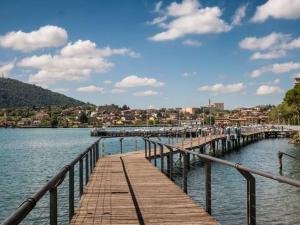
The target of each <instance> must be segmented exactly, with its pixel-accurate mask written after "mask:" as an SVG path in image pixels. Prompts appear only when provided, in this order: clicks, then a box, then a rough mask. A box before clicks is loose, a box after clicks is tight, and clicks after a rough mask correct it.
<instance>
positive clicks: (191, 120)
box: [0, 103, 274, 128]
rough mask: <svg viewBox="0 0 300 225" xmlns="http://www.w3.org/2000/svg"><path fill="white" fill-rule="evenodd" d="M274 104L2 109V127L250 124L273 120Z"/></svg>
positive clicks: (0, 118)
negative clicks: (271, 113) (234, 106)
mask: <svg viewBox="0 0 300 225" xmlns="http://www.w3.org/2000/svg"><path fill="white" fill-rule="evenodd" d="M272 108H274V106H272V105H262V106H255V107H247V108H246V107H241V108H236V109H234V110H226V109H225V106H224V103H212V104H209V105H207V106H202V107H187V108H161V109H154V108H151V109H130V108H129V107H128V106H126V105H124V106H122V107H119V106H117V105H105V106H98V107H97V106H78V107H41V108H18V109H2V110H1V111H0V126H1V127H64V128H69V127H72V128H77V127H102V126H155V125H156V126H182V125H187V126H193V125H209V124H211V125H213V124H216V125H249V124H265V123H270V122H272V121H270V118H269V116H268V115H269V113H270V112H271V110H272Z"/></svg>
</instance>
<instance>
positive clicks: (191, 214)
mask: <svg viewBox="0 0 300 225" xmlns="http://www.w3.org/2000/svg"><path fill="white" fill-rule="evenodd" d="M120 157H122V159H123V162H124V166H125V168H126V172H127V175H128V178H129V180H130V183H131V185H132V188H133V191H134V194H135V197H136V199H137V203H138V206H139V208H140V210H141V214H142V217H143V220H144V222H145V224H218V223H217V222H216V220H215V219H214V218H213V217H211V216H210V215H209V214H207V213H206V212H205V211H204V210H203V209H201V208H200V207H198V206H197V205H196V204H195V202H193V200H192V199H191V198H190V197H189V196H187V195H186V194H184V193H183V192H182V191H181V189H180V188H179V187H177V186H176V185H175V184H174V183H173V182H172V181H170V180H169V179H168V178H167V177H166V176H165V175H163V174H162V173H161V172H160V171H159V170H158V169H156V168H155V167H154V166H152V164H151V163H149V161H147V160H146V159H145V158H144V154H143V152H135V153H132V154H131V153H127V154H123V155H115V156H109V157H105V158H102V159H100V160H99V161H98V162H97V165H96V167H95V170H94V172H93V173H92V175H91V177H90V181H89V183H88V185H87V187H86V188H85V190H84V194H83V195H82V198H81V200H80V202H79V205H78V207H77V209H76V210H75V215H74V217H73V219H72V221H71V225H81V224H87V225H89V224H139V220H138V218H137V213H136V208H135V205H134V203H133V200H132V196H131V193H130V191H129V188H128V183H127V181H126V178H125V174H124V171H123V167H122V163H121V159H120Z"/></svg>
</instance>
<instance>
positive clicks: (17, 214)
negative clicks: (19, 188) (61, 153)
mask: <svg viewBox="0 0 300 225" xmlns="http://www.w3.org/2000/svg"><path fill="white" fill-rule="evenodd" d="M100 141H101V138H99V139H98V140H97V141H96V142H94V143H93V144H92V145H91V146H90V147H88V148H87V149H86V150H85V151H83V152H82V153H80V154H79V155H78V156H77V157H76V158H75V159H74V160H72V161H71V162H70V164H68V165H66V166H64V167H63V168H62V169H61V170H60V171H59V172H58V173H57V174H56V175H55V176H54V177H52V178H51V179H50V180H49V181H48V182H47V183H46V184H45V185H44V186H42V187H41V188H40V189H39V190H38V191H37V192H36V193H34V194H33V195H32V196H31V197H29V198H27V199H26V200H25V201H23V203H21V205H20V206H19V207H18V208H17V209H16V210H15V211H14V212H13V213H11V214H10V215H9V216H8V217H7V218H6V219H5V220H4V221H3V222H2V223H1V225H17V224H19V223H21V222H22V221H23V220H24V218H25V217H26V216H27V215H28V214H29V213H30V212H31V211H32V210H33V209H34V207H35V206H36V204H37V203H38V202H39V201H40V200H41V199H42V197H43V196H44V195H45V194H47V193H48V192H49V193H50V204H49V205H50V206H49V208H50V210H49V211H50V212H49V214H50V216H49V218H50V225H57V215H58V214H57V198H58V196H57V188H58V186H59V185H60V184H61V183H62V182H63V181H64V179H65V176H66V175H67V173H69V220H71V219H72V216H73V215H74V183H75V181H74V167H75V165H76V164H77V163H78V162H79V190H80V195H82V193H83V159H84V158H86V179H87V180H86V182H87V181H88V176H89V174H90V173H91V172H92V169H93V167H92V166H91V164H92V163H93V160H96V158H95V155H93V154H92V151H93V149H95V151H96V152H98V153H97V155H99V142H100ZM88 155H90V157H91V158H93V159H91V160H90V168H91V170H90V171H89V170H88V169H89V165H88V164H89V160H88Z"/></svg>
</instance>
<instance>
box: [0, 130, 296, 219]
mask: <svg viewBox="0 0 300 225" xmlns="http://www.w3.org/2000/svg"><path fill="white" fill-rule="evenodd" d="M95 140H96V138H93V137H90V135H89V129H0V144H1V146H0V171H1V173H0V221H2V220H3V219H4V218H5V217H6V216H8V215H9V214H10V213H11V212H12V211H13V210H14V209H15V208H16V207H17V206H18V205H19V204H20V203H21V202H22V200H24V199H25V198H26V197H29V196H30V195H31V194H33V193H34V192H36V191H37V190H38V189H39V188H40V187H41V186H42V185H43V184H44V183H45V182H46V181H47V180H48V179H49V178H51V177H52V176H53V175H54V174H55V173H56V172H57V171H58V170H59V169H60V168H62V167H63V166H64V165H66V164H67V163H69V162H70V161H71V159H73V158H74V157H75V156H76V155H77V154H78V153H79V152H81V151H83V150H84V149H85V148H86V147H88V146H89V145H90V144H92V143H93V142H94V141H95ZM164 141H165V142H167V140H164ZM119 147H120V142H119V140H118V139H114V140H105V141H104V144H101V148H104V151H105V154H113V153H118V152H119ZM142 148H143V142H142V141H141V140H140V139H136V138H127V139H124V141H123V150H124V152H127V151H132V150H139V149H142ZM279 150H280V151H284V152H288V153H290V154H293V155H296V156H298V157H300V149H299V148H298V149H297V148H296V147H294V146H293V145H290V144H288V140H287V139H277V140H263V141H260V142H258V143H254V144H252V145H249V146H247V147H245V148H243V149H241V150H240V151H234V152H232V153H231V154H228V155H226V156H225V157H224V158H225V159H226V160H230V161H233V162H239V163H242V164H244V165H248V166H250V167H253V168H258V169H263V170H266V171H270V172H272V173H275V174H276V173H278V161H277V152H278V151H279ZM203 172H204V169H203V166H202V165H198V166H195V167H193V168H192V170H190V171H189V176H188V182H189V194H190V196H191V197H192V198H193V199H194V200H195V201H196V202H198V203H199V204H200V205H201V206H204V205H205V204H204V203H205V202H204V174H203ZM76 173H78V168H75V175H76ZM283 173H284V175H286V176H289V177H292V178H295V179H299V180H300V162H299V161H296V160H293V159H289V158H287V157H286V158H284V169H283ZM212 176H213V179H212V197H213V202H212V205H213V206H212V211H213V216H215V217H216V218H217V219H218V220H219V221H220V222H221V223H222V224H228V225H235V224H245V218H246V217H245V216H246V184H245V181H244V179H243V177H242V176H241V175H240V174H239V173H238V172H236V171H235V170H234V169H230V168H226V167H224V166H220V165H213V166H212ZM75 177H76V176H75ZM176 180H177V183H178V184H180V181H181V180H180V178H179V177H177V179H176ZM75 181H76V182H78V181H77V180H75ZM67 184H68V178H66V179H65V181H64V182H63V183H62V185H61V186H60V187H59V193H58V195H59V212H60V217H59V223H60V224H67V220H68V217H67V216H66V212H67V209H68V204H67V188H68V185H67ZM75 187H76V188H77V189H76V197H77V198H78V195H79V194H78V183H77V184H76V185H75ZM48 198H49V196H45V197H44V198H43V199H42V200H41V202H39V204H38V205H37V207H36V209H34V210H33V212H32V213H31V214H30V216H29V217H28V218H27V219H26V220H25V221H24V223H23V224H38V225H39V224H48ZM257 218H258V219H257V220H258V224H300V190H298V189H297V188H294V187H291V186H288V185H285V184H280V183H278V182H275V181H270V180H266V179H262V178H259V177H257Z"/></svg>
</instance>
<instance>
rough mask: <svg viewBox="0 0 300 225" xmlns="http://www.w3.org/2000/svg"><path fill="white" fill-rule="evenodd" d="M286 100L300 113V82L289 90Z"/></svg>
mask: <svg viewBox="0 0 300 225" xmlns="http://www.w3.org/2000/svg"><path fill="white" fill-rule="evenodd" d="M284 102H286V103H287V104H288V105H289V106H291V107H293V108H295V109H296V111H297V114H298V115H299V114H300V84H296V85H295V86H294V88H292V89H290V90H288V92H287V93H286V94H285V97H284Z"/></svg>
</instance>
